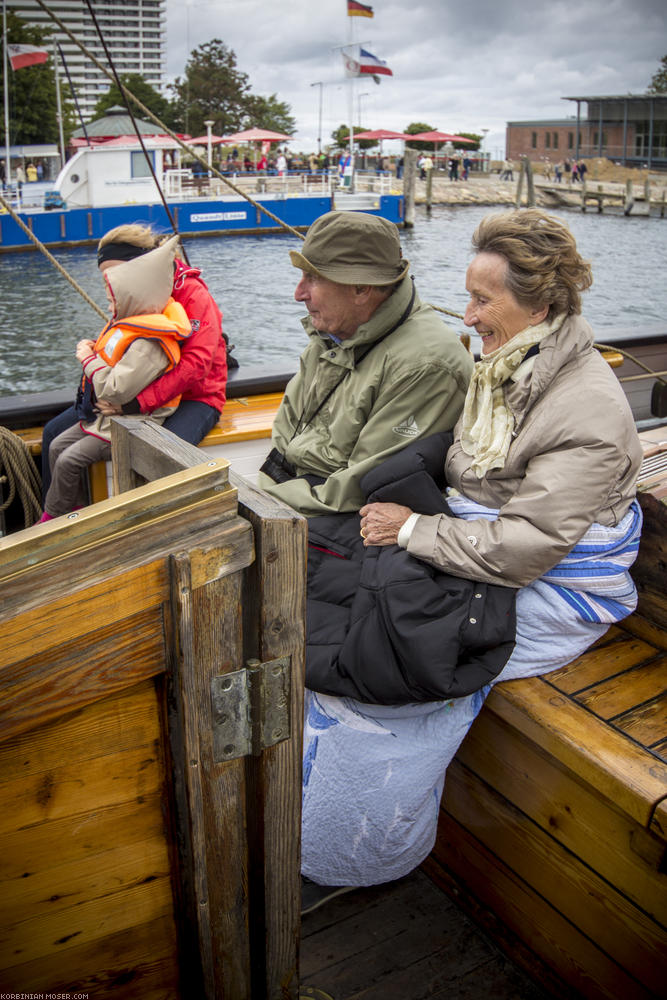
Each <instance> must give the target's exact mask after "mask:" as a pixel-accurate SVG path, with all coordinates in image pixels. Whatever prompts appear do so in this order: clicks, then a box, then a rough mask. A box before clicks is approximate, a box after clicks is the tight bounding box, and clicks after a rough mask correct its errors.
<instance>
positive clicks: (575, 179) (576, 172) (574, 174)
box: [572, 161, 579, 184]
mask: <svg viewBox="0 0 667 1000" xmlns="http://www.w3.org/2000/svg"><path fill="white" fill-rule="evenodd" d="M578 180H579V164H578V163H576V161H575V162H574V163H573V164H572V183H573V184H574V183H576V182H578Z"/></svg>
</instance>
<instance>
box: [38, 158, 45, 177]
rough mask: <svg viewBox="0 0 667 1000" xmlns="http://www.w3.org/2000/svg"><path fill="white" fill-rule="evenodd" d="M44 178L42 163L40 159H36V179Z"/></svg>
mask: <svg viewBox="0 0 667 1000" xmlns="http://www.w3.org/2000/svg"><path fill="white" fill-rule="evenodd" d="M43 179H44V164H43V163H42V161H41V160H38V161H37V180H38V181H41V180H43Z"/></svg>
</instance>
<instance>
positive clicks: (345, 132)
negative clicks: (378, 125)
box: [331, 125, 378, 149]
mask: <svg viewBox="0 0 667 1000" xmlns="http://www.w3.org/2000/svg"><path fill="white" fill-rule="evenodd" d="M352 131H353V133H354V135H356V134H357V132H368V129H367V128H366V127H365V126H364V125H353V126H352ZM349 137H350V129H349V126H348V125H339V126H338V128H337V129H335V130H334V131H333V132H332V133H331V138H332V139H333V141H334V142H335V144H336V145H337V146H338V147H339V148H340V149H344V148H345V147H346V146H347V145H348V139H349ZM355 142H356V145H357V146H358V147H359V149H371V148H372V147H373V146H377V144H378V140H377V139H356V140H355Z"/></svg>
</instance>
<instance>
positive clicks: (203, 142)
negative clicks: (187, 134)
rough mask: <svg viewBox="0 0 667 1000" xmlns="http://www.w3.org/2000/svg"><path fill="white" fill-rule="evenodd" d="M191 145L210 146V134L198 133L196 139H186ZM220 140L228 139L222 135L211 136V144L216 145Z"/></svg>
mask: <svg viewBox="0 0 667 1000" xmlns="http://www.w3.org/2000/svg"><path fill="white" fill-rule="evenodd" d="M185 141H186V142H187V143H188V145H189V146H208V136H207V135H198V136H197V138H196V139H186V140H185ZM220 142H227V140H226V139H225V138H224V137H223V136H221V135H212V136H211V145H212V146H216V145H217V144H218V143H220Z"/></svg>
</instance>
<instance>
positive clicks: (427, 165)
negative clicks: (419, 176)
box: [422, 153, 433, 180]
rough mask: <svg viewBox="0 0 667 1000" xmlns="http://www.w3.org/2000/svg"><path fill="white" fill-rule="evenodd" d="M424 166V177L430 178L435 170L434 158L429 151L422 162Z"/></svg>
mask: <svg viewBox="0 0 667 1000" xmlns="http://www.w3.org/2000/svg"><path fill="white" fill-rule="evenodd" d="M422 168H423V171H424V179H425V180H428V176H429V174H430V173H431V171H432V170H433V158H432V157H431V154H430V153H427V154H426V156H425V157H424V163H423V164H422Z"/></svg>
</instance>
